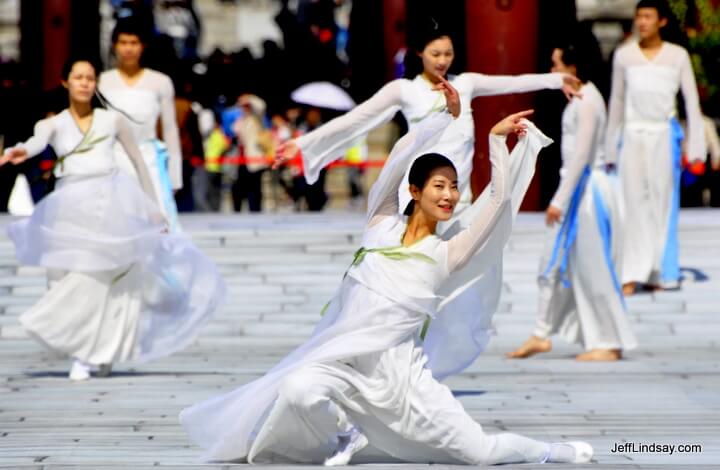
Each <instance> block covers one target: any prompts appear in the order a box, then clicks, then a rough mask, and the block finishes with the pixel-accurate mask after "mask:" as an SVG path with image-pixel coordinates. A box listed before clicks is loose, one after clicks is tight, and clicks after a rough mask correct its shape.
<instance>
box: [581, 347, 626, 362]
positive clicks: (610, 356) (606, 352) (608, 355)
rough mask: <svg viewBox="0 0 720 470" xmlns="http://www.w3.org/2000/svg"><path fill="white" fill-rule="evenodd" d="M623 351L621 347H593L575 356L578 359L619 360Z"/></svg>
mask: <svg viewBox="0 0 720 470" xmlns="http://www.w3.org/2000/svg"><path fill="white" fill-rule="evenodd" d="M620 359H622V351H621V350H619V349H593V350H591V351H587V352H584V353H582V354H578V355H577V356H575V360H576V361H619V360H620Z"/></svg>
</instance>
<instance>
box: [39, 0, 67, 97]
mask: <svg viewBox="0 0 720 470" xmlns="http://www.w3.org/2000/svg"><path fill="white" fill-rule="evenodd" d="M71 3H72V2H71V0H45V1H44V2H43V3H42V31H43V51H44V52H45V53H44V55H43V83H42V87H43V89H45V90H49V89H51V88H54V87H56V86H58V85H59V84H60V75H61V73H62V67H63V64H64V63H65V60H67V57H68V55H69V53H70V26H71V24H70V18H71Z"/></svg>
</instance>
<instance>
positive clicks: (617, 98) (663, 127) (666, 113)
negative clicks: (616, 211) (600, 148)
mask: <svg viewBox="0 0 720 470" xmlns="http://www.w3.org/2000/svg"><path fill="white" fill-rule="evenodd" d="M665 8H666V7H664V6H663V5H662V3H661V2H657V1H652V0H643V1H641V2H640V3H638V6H637V10H636V15H635V26H636V29H637V31H638V33H639V35H640V41H639V42H631V43H629V44H627V45H624V46H622V47H620V48H619V49H618V50H617V52H616V54H615V59H614V63H613V73H612V93H611V96H610V109H609V119H608V132H607V161H608V163H616V162H617V165H618V173H619V176H620V180H621V182H622V194H623V197H624V200H625V204H624V205H625V209H626V211H627V213H626V222H625V226H624V236H623V244H624V248H623V261H622V266H621V269H620V272H621V278H622V282H623V285H624V287H623V289H624V291H625V293H626V294H627V295H630V294H632V293H633V292H634V291H635V288H636V285H637V284H646V285H650V286H651V287H653V288H660V287H675V286H678V285H679V281H680V267H679V261H678V239H677V236H678V234H677V218H678V211H679V207H680V197H679V191H680V162H681V155H680V141H681V140H682V130H681V129H680V126H679V124H678V122H677V119H676V118H675V115H676V111H675V110H676V106H675V97H676V96H677V93H678V91H682V94H683V98H684V100H685V110H686V115H687V122H688V136H687V142H688V145H687V153H688V160H690V161H694V160H704V159H705V156H706V155H705V140H704V136H703V122H702V115H701V112H700V104H699V100H698V92H697V88H696V85H695V77H694V75H693V70H692V65H691V63H690V57H689V55H688V53H687V51H686V50H685V49H683V48H682V47H680V46H677V45H675V44H671V43H668V42H665V41H663V40H662V38H661V36H660V29H661V28H662V27H663V26H664V25H665V24H666V23H667V12H666V10H665Z"/></svg>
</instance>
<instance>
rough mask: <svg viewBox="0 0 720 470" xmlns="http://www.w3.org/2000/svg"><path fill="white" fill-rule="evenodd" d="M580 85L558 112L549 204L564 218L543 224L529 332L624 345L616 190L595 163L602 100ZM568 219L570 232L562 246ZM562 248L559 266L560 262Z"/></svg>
mask: <svg viewBox="0 0 720 470" xmlns="http://www.w3.org/2000/svg"><path fill="white" fill-rule="evenodd" d="M580 93H582V95H583V97H582V99H578V98H573V99H572V101H570V103H569V104H568V105H567V106H566V107H565V110H564V112H563V116H562V133H563V134H562V137H563V138H562V162H563V164H562V168H561V169H560V175H561V180H560V185H559V187H558V189H557V191H556V192H555V195H554V196H553V199H552V201H551V202H550V205H551V206H554V207H557V208H558V209H560V210H562V212H563V216H564V219H565V220H563V223H556V224H555V225H554V226H553V227H552V228H550V229H548V232H547V239H546V242H545V250H544V252H543V256H542V258H541V260H540V272H539V276H538V284H539V288H540V293H539V302H538V319H537V323H536V327H535V330H534V331H533V335H534V336H537V337H540V338H548V337H550V336H551V335H553V334H556V333H560V334H561V335H562V336H563V337H564V338H565V339H566V340H567V341H569V342H572V343H579V344H580V345H582V346H583V347H584V348H585V349H587V350H592V349H623V350H627V349H632V348H634V347H636V345H637V340H636V339H635V335H634V334H633V332H632V326H631V324H630V320H629V319H628V316H627V311H626V309H625V304H624V299H623V295H622V287H621V285H620V281H619V277H618V273H617V270H616V266H617V264H618V262H619V261H620V259H621V255H622V252H621V250H622V233H621V232H622V207H621V205H620V203H621V196H620V194H618V188H617V187H616V185H615V184H614V183H615V181H614V180H615V176H614V175H607V174H605V172H604V170H603V168H602V166H603V165H604V153H605V151H604V144H605V142H604V137H605V132H604V131H605V124H606V121H607V117H606V113H605V102H604V100H603V98H602V95H601V94H600V92H599V91H598V89H597V88H596V87H595V85H593V84H592V83H587V84H585V85H584V86H583V87H582V89H581V90H580ZM575 208H576V209H575ZM570 211H571V212H570ZM573 212H574V213H573ZM573 219H574V220H575V221H576V222H575V223H576V224H577V225H576V230H577V232H576V233H577V234H576V236H575V238H574V242H573V243H572V244H571V245H570V246H565V244H564V239H565V238H564V237H565V236H566V235H567V233H568V231H569V230H573V229H570V227H571V226H572V220H573ZM565 229H568V230H565ZM560 234H562V235H563V236H561V238H560V239H558V236H559V235H560ZM553 255H555V256H553ZM563 256H567V268H566V272H563V271H564V270H563V269H562V268H561V266H562V264H563V262H562V258H563ZM551 262H552V263H553V264H551Z"/></svg>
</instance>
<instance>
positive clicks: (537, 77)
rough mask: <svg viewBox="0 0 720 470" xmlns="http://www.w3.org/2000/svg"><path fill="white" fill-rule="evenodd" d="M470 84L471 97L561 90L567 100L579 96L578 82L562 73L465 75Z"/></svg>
mask: <svg viewBox="0 0 720 470" xmlns="http://www.w3.org/2000/svg"><path fill="white" fill-rule="evenodd" d="M463 75H466V76H467V77H468V79H470V82H471V83H472V97H473V98H475V97H478V96H495V95H509V94H512V93H527V92H530V91H538V90H546V89H549V90H562V91H563V93H565V96H567V98H568V99H570V98H572V97H573V96H580V94H579V93H578V92H577V90H576V87H577V86H578V85H579V84H580V81H579V80H578V79H577V78H576V77H573V76H572V75H568V74H563V73H536V74H524V75H485V74H482V73H465V74H463Z"/></svg>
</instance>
